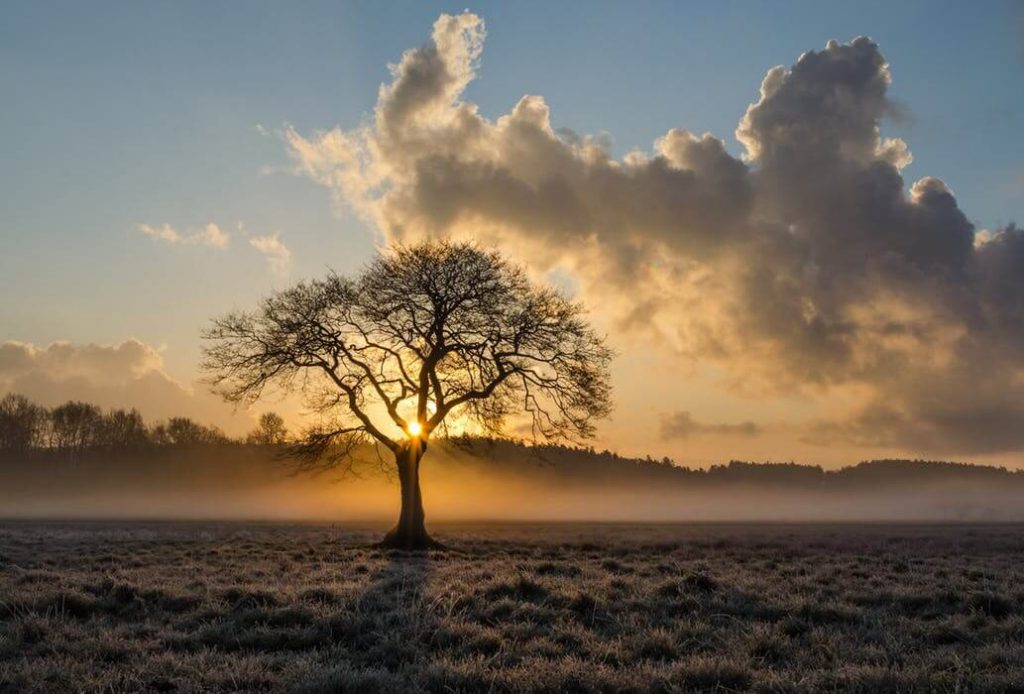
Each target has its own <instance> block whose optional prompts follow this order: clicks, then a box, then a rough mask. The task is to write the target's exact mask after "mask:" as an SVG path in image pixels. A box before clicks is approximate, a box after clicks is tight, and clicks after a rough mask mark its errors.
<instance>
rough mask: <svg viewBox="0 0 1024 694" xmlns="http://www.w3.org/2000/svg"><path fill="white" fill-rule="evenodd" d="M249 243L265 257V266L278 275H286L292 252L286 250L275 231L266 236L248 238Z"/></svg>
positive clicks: (289, 267) (289, 266)
mask: <svg viewBox="0 0 1024 694" xmlns="http://www.w3.org/2000/svg"><path fill="white" fill-rule="evenodd" d="M249 244H250V245H251V246H252V247H253V248H255V249H256V250H257V251H259V252H260V253H262V254H263V255H264V256H265V257H266V259H267V266H268V267H269V268H270V271H271V272H272V273H274V274H275V275H277V276H278V277H286V276H287V275H288V271H289V270H290V269H291V264H292V252H291V251H290V250H288V247H287V246H285V245H284V243H283V242H282V241H281V239H280V238H278V235H277V234H276V233H275V234H270V235H268V236H255V237H253V238H251V239H249Z"/></svg>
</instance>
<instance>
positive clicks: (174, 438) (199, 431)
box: [153, 417, 228, 446]
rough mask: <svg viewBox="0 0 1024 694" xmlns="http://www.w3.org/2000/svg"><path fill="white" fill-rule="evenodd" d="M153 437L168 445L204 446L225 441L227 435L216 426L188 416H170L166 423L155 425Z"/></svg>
mask: <svg viewBox="0 0 1024 694" xmlns="http://www.w3.org/2000/svg"><path fill="white" fill-rule="evenodd" d="M153 439H154V440H155V441H157V442H159V443H161V444H163V445H170V446H204V445H210V444H217V443H227V442H228V437H227V436H225V435H224V432H222V431H221V430H220V429H218V428H217V427H208V426H204V425H202V424H199V423H198V422H194V421H192V420H191V419H189V418H188V417H171V418H170V419H168V420H167V424H166V425H159V424H158V425H157V427H155V428H154V430H153Z"/></svg>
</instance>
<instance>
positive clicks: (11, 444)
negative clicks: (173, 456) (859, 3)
mask: <svg viewBox="0 0 1024 694" xmlns="http://www.w3.org/2000/svg"><path fill="white" fill-rule="evenodd" d="M290 441H291V437H290V434H289V432H288V430H287V428H286V427H285V425H284V420H283V419H282V418H281V417H280V416H278V415H277V414H275V413H273V412H266V413H264V414H263V415H261V416H260V418H259V421H258V423H257V425H256V427H255V428H254V429H253V430H252V431H251V432H249V433H248V434H247V435H245V436H242V437H236V438H232V437H230V436H228V435H226V434H225V433H224V432H223V431H221V430H220V429H218V428H216V427H211V426H206V425H204V424H201V423H199V422H195V421H193V420H191V419H189V418H187V417H171V418H169V419H167V420H166V421H159V422H155V423H152V424H150V423H147V422H146V421H145V420H144V419H143V417H142V415H141V414H140V413H139V412H138V411H137V410H134V409H129V410H125V409H111V410H107V411H104V410H102V409H101V408H100V407H97V406H96V405H93V404H89V403H84V402H78V401H71V402H67V403H65V404H63V405H59V406H57V407H53V408H46V407H43V406H41V405H38V404H36V403H33V402H32V401H30V400H29V399H28V398H26V397H24V396H22V395H18V394H8V395H6V396H4V397H3V398H0V458H3V459H5V460H7V461H9V462H14V461H17V460H19V459H24V458H26V457H44V458H58V459H69V460H75V459H85V458H89V459H92V460H96V459H97V458H102V457H104V456H106V457H109V458H111V459H112V460H113V459H123V458H124V456H125V455H130V454H133V453H139V452H142V451H144V450H150V451H152V452H154V453H155V452H157V451H159V450H164V451H167V452H168V453H171V452H172V450H173V449H180V448H195V447H208V448H210V449H214V448H219V449H221V450H222V452H224V453H226V450H225V449H231V448H237V447H250V446H266V447H274V448H279V449H280V451H281V452H283V451H284V450H285V449H286V446H287V445H288V443H289V442H290ZM438 444H439V445H441V446H442V447H443V448H445V449H447V450H448V451H449V452H462V453H464V454H467V455H464V456H460V457H461V459H463V460H472V459H481V458H482V459H486V460H487V461H488V463H489V467H492V468H497V469H498V470H503V471H506V472H512V471H515V470H517V469H519V470H522V469H531V468H535V469H534V470H533V472H531V473H530V474H531V475H536V474H541V475H542V476H543V475H555V476H557V477H560V478H562V479H563V480H571V479H574V478H576V479H580V480H583V479H585V478H591V479H593V478H598V479H603V480H609V479H614V478H616V477H619V478H621V479H623V481H626V480H632V481H638V482H639V481H643V482H655V483H669V484H671V483H673V482H685V483H691V484H692V483H697V484H700V483H712V484H713V483H716V482H721V483H734V484H735V483H738V484H747V483H749V484H752V485H758V486H765V485H767V486H785V487H790V488H802V489H815V488H817V489H822V488H850V487H858V486H861V485H862V484H864V485H870V486H874V485H878V486H885V485H887V484H900V483H913V482H915V481H925V480H941V479H952V478H956V479H969V480H976V481H979V482H998V481H999V480H1003V481H1004V482H1012V483H1014V484H1016V483H1018V482H1022V483H1024V470H1007V469H1006V468H1004V467H995V466H989V465H974V464H969V463H960V462H947V461H934V460H894V459H885V460H869V461H863V462H860V463H857V464H855V465H851V466H847V467H843V468H840V469H838V470H826V469H824V468H822V467H821V466H818V465H805V464H798V463H792V462H788V463H779V462H760V463H758V462H746V461H739V460H732V461H730V462H729V463H727V464H723V465H712V466H710V467H708V468H689V467H685V466H681V465H677V464H676V463H675V462H674V461H673V460H672V459H670V458H667V457H666V458H661V459H654V458H652V457H650V456H647V457H644V458H628V457H623V456H620V455H618V454H616V453H614V452H612V451H609V450H604V451H597V450H595V449H594V448H593V447H579V446H565V445H557V444H532V443H528V442H522V441H511V440H492V439H485V438H473V437H460V438H455V439H450V440H448V441H439V442H438ZM367 457H369V456H367ZM156 459H157V458H153V460H154V461H155V460H156ZM444 464H449V463H444Z"/></svg>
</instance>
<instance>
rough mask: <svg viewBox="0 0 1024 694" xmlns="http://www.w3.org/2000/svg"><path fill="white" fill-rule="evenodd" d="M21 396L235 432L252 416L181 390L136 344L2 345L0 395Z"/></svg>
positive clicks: (152, 354)
mask: <svg viewBox="0 0 1024 694" xmlns="http://www.w3.org/2000/svg"><path fill="white" fill-rule="evenodd" d="M7 392H15V393H21V394H22V395H25V396H26V397H28V398H30V399H32V400H34V401H36V402H38V403H40V404H43V405H46V406H48V407H52V406H55V405H59V404H61V403H64V402H67V401H68V400H83V401H86V402H91V403H95V404H97V405H100V406H101V407H105V408H110V407H135V408H138V409H139V410H140V411H141V412H142V414H143V415H144V416H145V417H147V418H148V419H150V420H156V419H165V418H167V417H172V416H178V415H183V416H188V417H193V418H195V419H197V420H198V421H201V422H204V423H207V424H217V425H219V426H221V427H223V428H225V429H226V430H228V431H230V432H233V433H240V432H241V431H246V430H248V429H249V428H250V427H251V425H252V417H251V416H250V415H249V414H248V413H245V412H239V413H235V412H233V411H232V409H231V408H230V407H228V406H227V405H224V404H223V403H222V402H220V401H219V400H218V399H217V398H215V397H214V396H213V395H211V394H209V393H208V392H207V391H206V390H205V389H202V388H192V387H189V386H186V385H183V384H181V383H179V382H177V381H175V380H174V379H173V378H171V377H170V376H168V375H167V373H166V372H165V371H164V363H163V357H162V356H161V354H160V352H159V351H158V350H156V349H155V348H153V347H152V346H150V345H147V344H145V343H143V342H140V341H139V340H135V339H128V340H125V341H124V342H121V343H120V344H116V345H95V344H84V345H83V344H73V343H70V342H53V343H51V344H50V345H48V346H46V347H37V346H35V345H33V344H30V343H24V342H13V341H11V342H4V343H2V344H0V394H3V393H7Z"/></svg>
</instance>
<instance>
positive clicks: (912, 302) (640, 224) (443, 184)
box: [285, 13, 1024, 452]
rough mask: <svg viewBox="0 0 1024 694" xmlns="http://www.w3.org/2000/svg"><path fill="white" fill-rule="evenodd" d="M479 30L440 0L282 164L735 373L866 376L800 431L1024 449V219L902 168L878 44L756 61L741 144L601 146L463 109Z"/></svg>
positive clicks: (543, 121) (291, 143)
mask: <svg viewBox="0 0 1024 694" xmlns="http://www.w3.org/2000/svg"><path fill="white" fill-rule="evenodd" d="M484 38H485V31H484V25H483V22H482V20H481V19H479V18H478V17H476V16H475V15H473V14H470V13H464V14H461V15H456V16H448V15H442V16H441V17H440V18H439V19H438V20H437V22H436V23H435V24H434V28H433V33H432V36H431V39H430V40H429V41H428V42H427V43H426V44H424V45H423V46H421V47H419V48H416V49H412V50H409V51H407V52H406V53H405V54H404V55H403V56H402V58H401V60H400V61H399V62H398V64H397V65H395V66H393V68H392V80H391V81H390V82H389V83H388V84H385V85H383V86H381V88H380V91H379V93H378V102H377V107H376V110H375V112H374V117H373V119H372V121H371V122H369V123H367V124H365V125H364V126H362V127H359V128H356V129H353V130H342V129H340V128H336V129H334V130H330V131H325V132H316V133H312V134H308V135H304V134H301V133H299V132H297V131H295V130H294V129H288V130H287V131H286V133H285V137H286V141H287V144H288V147H289V151H290V153H291V155H292V157H293V159H294V161H295V164H296V167H297V169H298V170H299V171H301V172H302V173H303V174H305V175H307V176H309V177H311V178H312V179H314V180H316V181H318V182H319V183H321V184H323V185H325V186H327V187H328V188H330V189H331V190H332V191H333V192H334V194H335V195H336V196H337V198H338V199H339V200H343V201H345V202H346V203H347V204H348V205H350V206H351V207H352V209H354V210H355V211H356V212H357V213H358V214H359V215H360V216H361V217H363V218H364V219H365V220H366V221H368V222H369V223H370V224H371V225H372V226H373V227H374V228H375V229H376V230H377V231H378V232H379V233H380V234H381V236H382V237H383V238H385V239H388V240H392V239H398V240H402V239H409V238H418V237H431V236H456V237H472V238H475V239H478V240H482V241H483V242H494V243H499V244H502V245H503V247H504V248H505V249H506V250H508V251H509V252H511V253H513V254H516V255H518V256H519V257H520V259H522V260H525V261H527V262H528V263H529V264H530V266H531V267H532V268H533V269H535V270H536V271H537V272H539V273H545V272H550V271H553V270H558V271H560V272H569V273H572V276H573V277H574V279H575V280H576V281H577V283H578V285H579V288H580V292H581V294H582V296H583V298H584V299H585V300H587V301H588V302H590V303H591V304H592V305H594V306H600V308H601V314H602V315H610V316H614V318H615V320H616V321H617V325H618V327H619V329H620V333H619V334H620V335H623V336H628V335H645V334H652V333H653V334H655V335H657V336H658V337H660V338H661V339H662V340H663V341H664V343H665V344H666V345H669V346H670V347H671V348H672V349H674V350H675V351H676V352H677V353H678V354H680V355H681V356H683V357H686V358H690V359H695V360H701V361H703V362H714V363H716V364H718V365H720V366H721V367H724V369H725V370H726V372H727V373H729V374H731V378H732V382H733V384H734V385H735V386H736V387H737V388H740V389H743V390H745V391H747V392H748V393H755V394H756V393H758V392H766V391H772V392H779V391H782V392H800V393H802V394H805V395H811V396H814V397H819V398H823V399H826V398H828V397H829V396H830V394H832V393H834V392H837V391H840V390H842V391H844V392H857V393H860V394H861V397H860V402H861V405H860V409H859V410H858V411H856V412H851V413H850V415H849V416H848V417H847V418H845V419H843V420H841V421H831V422H824V423H819V424H818V425H816V426H815V427H814V428H813V430H812V432H811V433H810V434H809V436H813V437H822V436H824V437H826V438H827V437H843V438H844V440H850V441H856V442H860V443H865V444H868V445H886V446H905V447H914V448H917V449H928V450H939V449H943V448H946V449H955V450H957V451H968V452H969V451H995V450H999V451H1011V450H1014V451H1018V450H1024V411H1022V409H1021V408H1020V407H1018V406H1017V405H1016V404H1015V403H1017V402H1022V401H1024V309H1022V308H1021V307H1022V306H1024V232H1022V231H1021V230H1020V229H1019V228H1017V227H1015V226H1013V225H1010V226H1008V227H1006V228H1004V229H1000V230H996V231H994V232H992V233H991V234H989V235H988V236H987V237H984V238H976V234H975V229H974V227H973V225H972V224H971V222H970V221H969V219H968V217H967V216H966V215H965V214H964V213H963V212H962V211H961V210H960V208H959V206H958V204H957V200H956V197H955V195H954V193H953V191H952V190H950V188H949V187H948V186H947V185H946V184H945V183H944V182H943V181H941V180H940V179H938V178H934V177H926V178H922V179H921V180H919V181H916V182H913V183H910V184H908V183H907V182H906V181H905V180H904V179H903V176H902V173H901V172H902V170H903V169H904V167H906V165H907V164H908V163H909V162H910V161H911V154H910V151H909V148H908V147H907V145H906V143H904V142H903V141H901V140H899V139H894V138H884V137H882V135H881V125H882V122H883V120H884V119H885V118H888V117H893V116H894V115H896V112H897V109H896V107H895V106H894V104H893V102H892V100H891V98H890V96H889V87H890V83H891V75H890V70H889V65H888V63H887V62H886V60H885V58H884V56H883V54H882V52H881V50H880V48H879V46H878V45H877V44H875V43H874V42H873V41H871V40H870V39H868V38H863V37H862V38H857V39H854V40H853V41H851V42H849V43H839V42H837V41H830V42H829V43H828V44H827V45H826V46H825V47H824V48H823V49H821V50H815V51H808V52H807V53H804V54H803V55H801V56H800V57H799V58H798V59H797V61H796V62H795V63H794V64H792V65H791V66H788V67H785V66H778V67H774V68H772V69H770V70H769V71H768V72H767V74H766V76H765V78H764V80H763V81H762V83H761V87H760V92H759V94H758V96H757V98H756V100H755V101H754V102H753V103H751V104H750V106H749V108H748V109H747V110H746V113H745V114H743V115H742V118H741V119H740V121H739V125H738V127H737V129H736V137H737V139H738V140H739V142H740V143H741V144H742V145H743V148H744V152H743V155H742V156H740V157H734V156H732V155H731V154H730V153H729V152H728V150H727V149H726V147H725V146H724V144H723V142H722V140H720V139H718V138H716V137H715V136H713V135H711V134H708V133H705V134H700V135H698V134H695V133H692V132H689V131H686V130H684V129H681V128H675V129H672V130H669V131H668V132H667V133H666V134H665V135H664V136H663V137H661V138H659V139H658V140H657V141H656V142H654V143H653V145H652V148H651V150H650V151H649V152H631V153H630V154H628V155H627V156H625V157H623V158H621V159H619V158H616V157H614V156H613V155H612V153H611V151H610V148H609V146H608V143H607V142H606V141H605V139H604V138H601V137H593V136H588V135H585V134H577V133H574V132H572V131H570V130H567V129H564V128H560V129H555V128H554V127H552V124H551V114H550V112H549V109H548V106H547V104H546V102H545V101H544V99H543V98H542V97H540V96H536V95H527V96H524V97H523V98H522V99H520V100H519V102H518V103H517V104H516V105H515V107H514V108H513V109H512V110H511V111H510V112H509V113H507V114H505V115H502V116H501V117H499V118H497V119H495V120H491V119H488V118H485V117H484V116H483V115H481V114H480V112H479V109H478V108H477V106H476V105H475V104H473V103H472V102H469V101H467V100H465V98H464V96H463V93H464V90H465V89H466V86H467V85H468V84H469V83H470V82H471V81H472V79H474V77H475V76H476V70H477V65H478V61H479V59H480V56H481V54H482V49H483V42H484ZM641 106H642V105H637V107H641Z"/></svg>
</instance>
